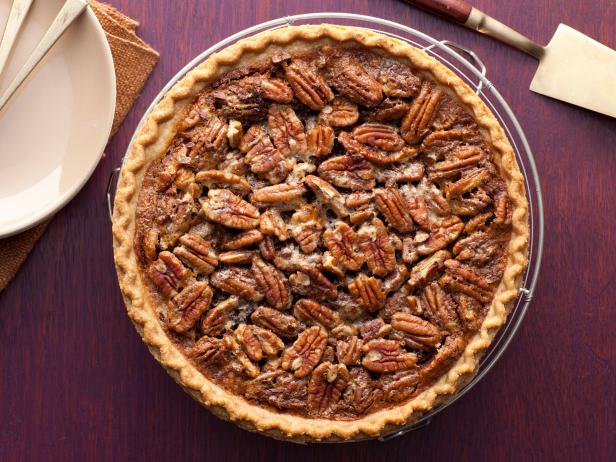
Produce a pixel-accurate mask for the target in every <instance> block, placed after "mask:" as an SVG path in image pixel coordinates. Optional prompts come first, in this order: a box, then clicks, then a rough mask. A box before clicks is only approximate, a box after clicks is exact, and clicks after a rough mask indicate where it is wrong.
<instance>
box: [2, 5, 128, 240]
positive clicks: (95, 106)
mask: <svg viewBox="0 0 616 462" xmlns="http://www.w3.org/2000/svg"><path fill="white" fill-rule="evenodd" d="M11 3H12V0H0V34H1V33H2V32H3V31H4V26H5V24H6V20H7V18H8V14H9V10H10V7H11ZM63 3H64V0H36V1H35V2H34V5H33V6H32V8H31V10H30V13H29V14H28V18H27V19H26V22H25V23H24V25H23V27H22V30H21V32H20V34H19V36H18V38H17V41H16V43H15V47H14V49H13V52H12V54H11V56H10V57H9V62H8V63H7V66H6V68H5V70H4V72H3V73H2V75H0V92H3V91H4V89H5V88H6V87H7V86H8V85H9V83H10V82H11V80H12V79H13V76H15V74H16V73H17V71H18V70H19V68H21V66H22V64H23V63H24V62H25V60H26V58H27V57H28V56H29V54H30V51H31V50H33V49H34V47H35V46H36V44H37V43H38V41H39V40H40V38H41V37H42V36H43V34H44V33H45V31H46V30H47V28H48V27H49V25H50V24H51V22H52V20H53V19H54V18H55V16H56V14H57V13H58V11H60V8H61V6H62V5H63ZM115 96H116V95H115V73H114V68H113V59H112V57H111V50H110V49H109V44H108V43H107V40H106V38H105V33H104V31H103V28H102V27H101V25H100V23H99V22H98V20H97V19H96V16H95V15H94V13H93V12H92V11H91V10H90V9H88V11H86V12H85V13H84V14H83V15H82V16H81V17H80V18H79V19H78V20H77V21H76V22H75V23H74V24H73V25H71V27H70V28H69V29H68V30H67V31H66V33H65V34H64V36H63V37H62V38H61V39H60V40H59V41H58V42H57V43H56V44H55V45H54V47H53V48H52V50H51V51H50V52H49V54H48V55H47V56H46V57H45V58H44V59H43V61H41V62H40V63H39V65H38V66H37V68H36V69H35V70H34V72H33V73H32V74H31V75H30V77H29V78H28V80H27V81H26V82H25V83H24V84H23V85H22V86H21V88H20V89H19V90H18V92H17V93H16V94H15V96H14V97H13V99H12V100H11V101H9V103H8V105H7V106H6V107H5V108H4V109H3V110H2V112H0V237H5V236H9V235H11V234H15V233H17V232H19V231H22V230H24V229H27V228H29V227H31V226H34V225H36V224H37V223H39V222H41V221H43V220H44V219H45V218H47V217H49V216H50V215H52V214H53V213H54V212H56V211H57V210H58V209H60V208H61V207H62V206H64V205H65V204H66V203H67V202H68V201H69V200H70V199H71V198H72V197H73V196H74V195H75V194H77V192H78V191H79V190H80V189H81V187H82V186H83V185H84V184H85V183H86V181H87V180H88V178H89V177H90V175H91V174H92V172H93V171H94V168H95V167H96V165H97V164H98V161H99V159H100V157H101V154H102V152H103V149H104V148H105V144H106V143H107V139H108V137H109V132H110V130H111V124H112V122H113V114H114V109H115Z"/></svg>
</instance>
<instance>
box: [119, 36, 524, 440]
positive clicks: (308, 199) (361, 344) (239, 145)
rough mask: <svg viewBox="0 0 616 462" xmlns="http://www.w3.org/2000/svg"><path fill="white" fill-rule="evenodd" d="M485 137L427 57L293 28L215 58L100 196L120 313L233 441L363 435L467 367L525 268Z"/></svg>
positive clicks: (482, 124)
mask: <svg viewBox="0 0 616 462" xmlns="http://www.w3.org/2000/svg"><path fill="white" fill-rule="evenodd" d="M527 243H528V224H527V203H526V199H525V195H524V188H523V179H522V175H521V174H520V171H519V169H518V166H517V164H516V162H515V158H514V155H513V152H512V149H511V147H510V145H509V144H508V142H507V139H506V137H505V135H504V133H503V130H502V128H501V127H500V126H499V124H498V123H497V122H496V120H495V118H494V117H493V116H492V114H491V113H490V112H489V111H488V110H487V108H486V107H485V106H484V104H483V103H482V102H481V100H480V99H479V98H478V97H477V96H476V95H475V94H474V93H473V92H472V91H471V90H470V88H468V87H467V86H466V85H465V84H464V83H463V82H462V81H461V80H460V79H459V78H458V77H456V76H455V75H454V74H453V73H452V72H451V71H449V70H448V69H446V68H445V67H444V66H442V65H441V64H440V63H438V62H437V61H436V60H434V59H432V58H430V57H429V56H428V55H426V54H425V53H424V52H422V51H420V50H417V49H415V48H413V47H412V46H410V45H407V44H405V43H402V42H400V41H397V40H394V39H391V38H389V37H385V36H383V35H379V34H376V33H373V32H369V31H367V30H363V29H357V28H349V27H339V26H328V25H322V26H301V27H288V28H285V29H283V30H278V31H273V32H267V33H264V34H261V35H258V36H256V37H253V38H251V39H247V40H244V41H241V42H238V43H237V44H235V45H233V46H231V47H229V48H227V49H226V50H224V51H223V52H221V53H218V54H216V55H213V56H212V57H210V58H209V59H208V60H207V61H205V62H204V63H203V64H201V65H199V66H198V67H197V68H196V69H194V70H193V71H192V72H190V73H189V74H188V75H187V76H186V77H185V78H184V79H183V80H181V81H180V82H179V83H178V84H176V85H175V86H174V87H173V88H172V89H171V90H170V91H169V93H168V94H167V95H166V97H165V98H164V99H163V100H162V101H161V103H160V104H159V105H158V106H157V107H156V108H155V109H154V110H153V111H152V113H151V114H150V116H149V118H148V119H147V121H146V123H145V125H144V127H143V128H142V130H141V131H140V133H139V134H138V135H137V137H136V139H135V141H134V142H133V145H132V148H131V151H130V154H129V155H128V157H127V159H126V162H125V165H124V167H123V169H122V174H121V179H120V183H119V187H118V191H117V195H116V200H115V211H114V247H115V258H116V265H117V270H118V275H119V280H120V285H121V289H122V292H123V294H124V298H125V301H126V304H127V306H128V312H129V315H130V317H131V319H132V320H133V322H134V323H135V325H136V327H137V329H138V330H139V332H140V333H141V335H142V337H143V339H144V341H145V342H146V343H147V344H148V346H149V347H150V350H151V351H152V352H153V354H154V355H155V356H156V358H157V359H158V360H159V361H160V362H161V363H162V364H163V365H164V366H165V367H166V368H167V369H168V370H169V372H170V373H171V374H172V376H173V377H174V378H175V379H176V380H177V381H178V382H179V383H180V384H181V385H182V386H184V387H185V388H186V389H187V390H188V391H189V392H190V393H191V394H192V395H193V396H194V397H195V398H196V399H198V400H199V401H201V402H202V403H204V404H205V405H206V406H208V407H209V408H210V409H212V411H213V412H214V413H215V414H217V415H219V416H221V417H223V418H225V419H228V420H232V421H235V422H236V423H237V424H238V425H240V426H242V427H244V428H248V429H251V430H256V431H260V432H263V433H266V434H269V435H271V436H274V437H277V438H285V439H292V440H295V441H310V440H345V439H361V438H367V437H373V436H376V435H379V434H383V433H385V432H388V431H391V430H393V429H395V428H396V427H399V426H402V425H405V424H408V423H409V422H412V421H413V420H416V419H417V418H418V417H419V416H420V415H421V414H422V413H423V412H425V411H427V410H429V409H431V408H432V407H434V406H436V405H438V404H439V403H440V402H441V401H443V400H444V399H446V398H447V396H449V395H452V394H453V393H455V392H456V390H458V389H459V388H460V387H461V386H462V385H464V384H465V383H467V382H468V380H469V379H470V378H471V377H472V376H473V374H474V373H475V372H476V369H477V364H478V361H479V358H480V357H481V354H482V352H484V351H485V350H486V349H487V347H488V346H489V345H490V342H491V340H492V339H493V337H494V335H495V334H496V331H497V330H498V328H499V327H500V326H501V325H502V324H503V323H504V321H505V319H506V316H507V313H508V310H509V309H510V307H511V304H512V303H513V301H514V299H515V298H516V296H517V289H518V287H519V284H520V279H521V276H522V273H523V271H524V268H525V266H526V254H527Z"/></svg>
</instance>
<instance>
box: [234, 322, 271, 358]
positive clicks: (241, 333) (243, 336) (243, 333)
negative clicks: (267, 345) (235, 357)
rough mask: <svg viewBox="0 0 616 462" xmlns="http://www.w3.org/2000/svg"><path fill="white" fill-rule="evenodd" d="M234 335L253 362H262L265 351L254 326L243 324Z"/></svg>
mask: <svg viewBox="0 0 616 462" xmlns="http://www.w3.org/2000/svg"><path fill="white" fill-rule="evenodd" d="M234 333H235V338H236V339H237V341H238V343H239V344H240V345H241V347H242V349H243V350H244V352H245V353H246V355H247V356H248V357H249V358H250V359H251V360H252V361H261V359H263V349H262V348H261V343H260V342H259V339H258V338H257V336H256V335H255V334H254V332H253V326H249V325H246V324H244V323H242V324H240V325H239V326H237V328H236V329H235V332H234ZM281 343H282V342H281Z"/></svg>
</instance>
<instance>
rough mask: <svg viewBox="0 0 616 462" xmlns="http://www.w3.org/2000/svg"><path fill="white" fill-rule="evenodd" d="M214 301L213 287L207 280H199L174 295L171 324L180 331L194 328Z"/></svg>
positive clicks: (170, 312)
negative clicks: (211, 287)
mask: <svg viewBox="0 0 616 462" xmlns="http://www.w3.org/2000/svg"><path fill="white" fill-rule="evenodd" d="M211 302H212V289H210V286H208V285H207V283H206V282H201V281H197V282H194V283H193V284H191V285H189V286H188V287H186V288H185V289H184V290H182V292H180V293H179V294H177V295H176V296H175V297H173V307H170V308H171V309H170V310H169V325H170V327H171V328H172V329H173V330H174V331H176V332H179V333H184V332H186V331H188V330H190V329H192V328H193V326H194V325H195V324H196V323H197V321H198V320H199V318H200V317H201V315H202V314H203V313H205V312H206V311H207V309H208V308H209V307H210V303H211Z"/></svg>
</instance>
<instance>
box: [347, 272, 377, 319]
mask: <svg viewBox="0 0 616 462" xmlns="http://www.w3.org/2000/svg"><path fill="white" fill-rule="evenodd" d="M348 288H349V292H350V293H351V295H352V296H353V297H354V298H355V300H357V302H358V303H359V305H360V306H361V307H362V308H365V309H367V310H368V311H376V310H378V309H379V308H380V307H382V306H383V304H384V303H385V294H383V291H382V290H381V281H380V280H378V279H376V278H373V277H368V276H366V275H365V274H360V275H359V276H357V277H356V278H355V279H354V280H353V282H351V283H350V284H349V285H348Z"/></svg>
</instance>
